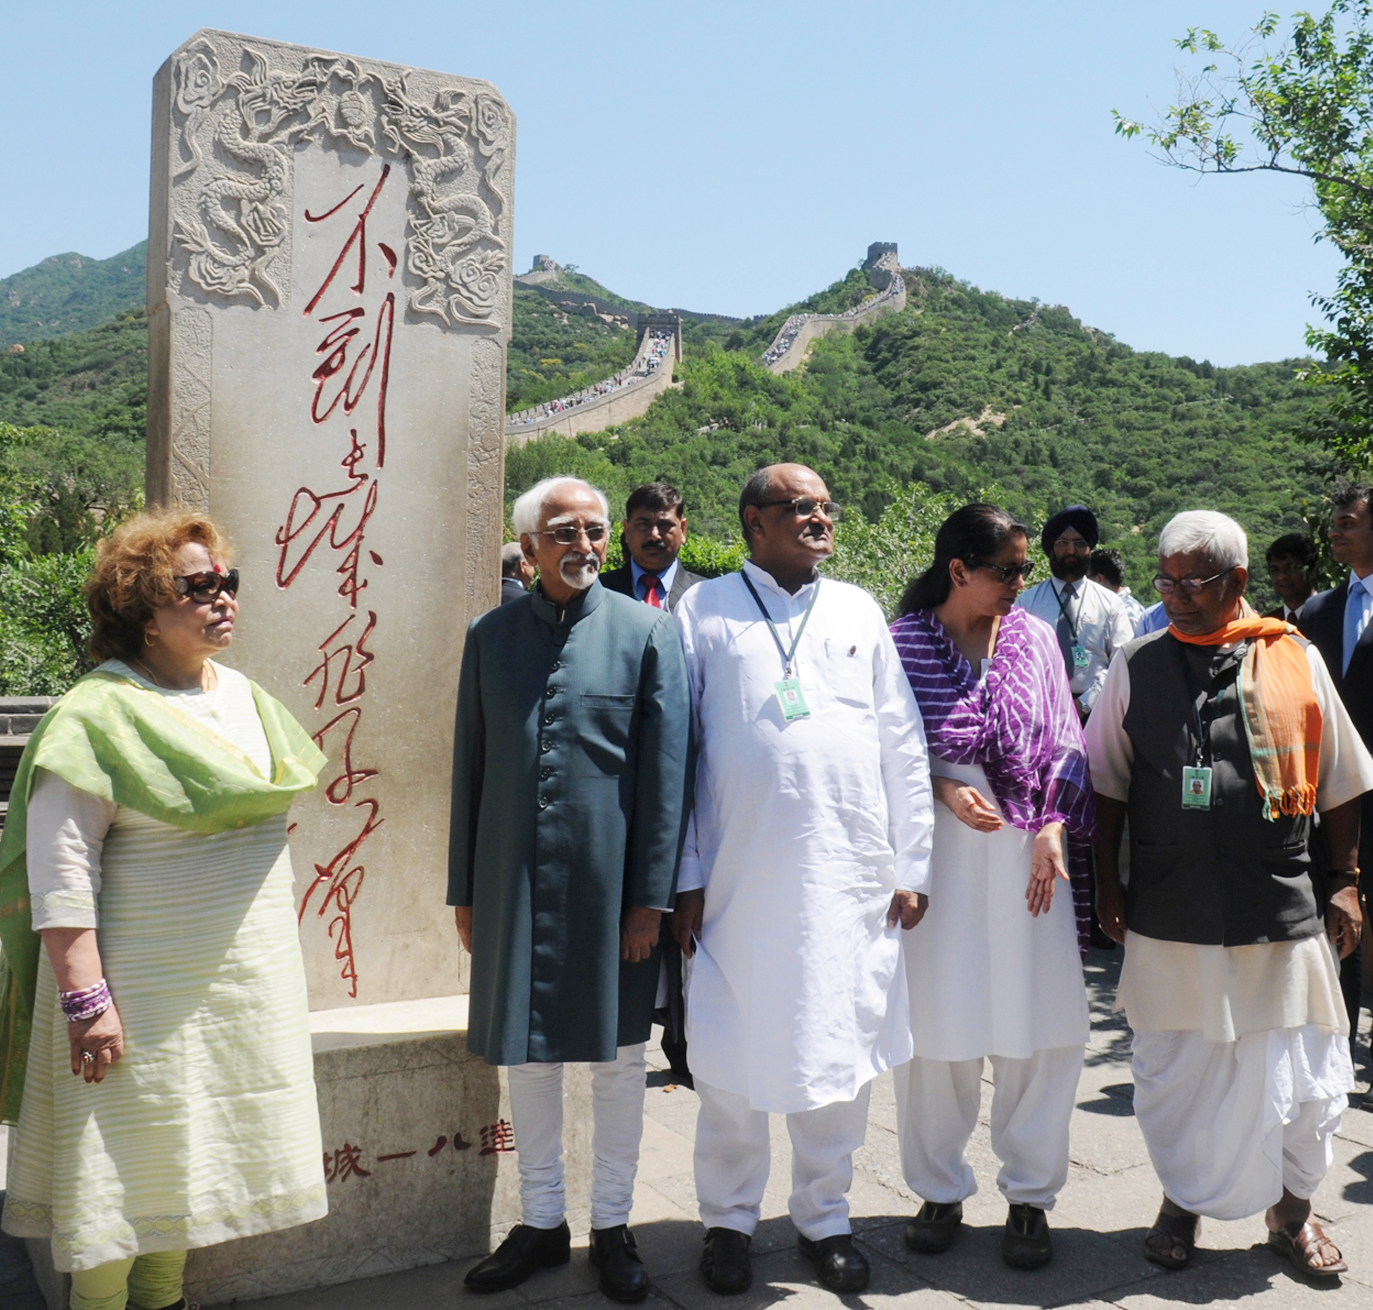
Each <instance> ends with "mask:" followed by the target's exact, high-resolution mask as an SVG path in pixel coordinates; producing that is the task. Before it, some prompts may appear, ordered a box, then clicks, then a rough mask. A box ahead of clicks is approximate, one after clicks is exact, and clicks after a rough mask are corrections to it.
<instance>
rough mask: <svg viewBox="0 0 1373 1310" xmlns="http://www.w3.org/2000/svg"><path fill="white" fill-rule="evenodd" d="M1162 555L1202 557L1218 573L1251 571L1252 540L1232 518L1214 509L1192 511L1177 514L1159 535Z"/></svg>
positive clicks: (1159, 547)
mask: <svg viewBox="0 0 1373 1310" xmlns="http://www.w3.org/2000/svg"><path fill="white" fill-rule="evenodd" d="M1158 553H1159V555H1160V556H1164V555H1191V554H1195V553H1200V554H1203V555H1205V556H1206V558H1207V559H1208V560H1210V561H1211V567H1212V568H1216V569H1226V570H1228V569H1247V568H1248V567H1249V539H1248V538H1247V537H1246V536H1245V535H1244V529H1243V528H1242V527H1240V525H1239V524H1238V523H1236V522H1235V520H1234V519H1232V518H1227V517H1226V516H1225V515H1224V514H1217V513H1216V511H1215V510H1211V509H1191V510H1187V511H1186V512H1185V513H1182V514H1174V515H1173V517H1172V518H1170V519H1169V520H1168V522H1167V523H1165V524H1164V525H1163V531H1162V532H1160V533H1159V534H1158Z"/></svg>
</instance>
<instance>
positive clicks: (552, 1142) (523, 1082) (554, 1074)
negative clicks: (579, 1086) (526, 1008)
mask: <svg viewBox="0 0 1373 1310" xmlns="http://www.w3.org/2000/svg"><path fill="white" fill-rule="evenodd" d="M507 1072H508V1074H509V1077H510V1118H511V1121H512V1124H511V1126H512V1127H513V1128H514V1129H515V1150H516V1151H517V1152H518V1153H519V1170H520V1208H521V1210H522V1211H523V1216H522V1217H523V1220H524V1222H525V1223H526V1224H528V1225H529V1227H530V1228H556V1227H557V1226H558V1225H559V1224H560V1223H562V1221H563V1219H564V1218H565V1216H566V1213H567V1193H566V1191H565V1189H564V1185H563V1067H562V1065H561V1064H514V1065H511V1066H510V1067H509V1069H508V1070H507ZM647 1080H648V1066H647V1064H646V1063H645V1062H644V1043H643V1042H640V1043H639V1044H638V1045H637V1046H621V1047H620V1048H619V1050H618V1051H616V1053H615V1059H614V1060H609V1061H606V1062H605V1063H603V1064H592V1065H591V1114H592V1119H593V1124H594V1127H593V1130H592V1136H591V1155H592V1162H591V1226H592V1228H614V1227H616V1226H617V1225H619V1224H625V1223H628V1222H629V1210H630V1206H631V1205H632V1204H633V1202H634V1175H635V1173H637V1172H638V1168H639V1141H640V1139H641V1138H642V1137H643V1135H644V1088H645V1086H646V1084H647Z"/></svg>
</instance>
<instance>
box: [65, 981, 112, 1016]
mask: <svg viewBox="0 0 1373 1310" xmlns="http://www.w3.org/2000/svg"><path fill="white" fill-rule="evenodd" d="M57 1000H58V1003H59V1004H60V1005H61V1006H62V1013H63V1014H64V1015H66V1017H67V1022H68V1023H83V1022H85V1020H87V1019H94V1018H95V1016H96V1015H97V1014H104V1013H105V1011H106V1010H108V1009H109V1008H110V1006H111V1005H113V1004H114V1001H113V1000H112V998H111V997H110V985H109V984H108V983H107V982H106V981H105V980H104V979H103V978H102V979H101V980H100V981H99V982H98V983H96V984H95V986H94V987H84V988H82V989H81V990H80V991H79V992H62V991H59V992H58V993H57Z"/></svg>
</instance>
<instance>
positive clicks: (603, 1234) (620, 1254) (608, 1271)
mask: <svg viewBox="0 0 1373 1310" xmlns="http://www.w3.org/2000/svg"><path fill="white" fill-rule="evenodd" d="M587 1254H588V1255H589V1256H590V1258H591V1266H592V1268H593V1269H599V1270H600V1272H601V1291H602V1292H604V1293H605V1294H606V1295H607V1296H608V1297H609V1298H610V1299H611V1300H612V1301H642V1300H643V1299H644V1297H646V1296H647V1295H648V1275H647V1274H646V1273H645V1272H644V1262H643V1261H642V1260H640V1259H639V1253H638V1251H636V1250H635V1249H634V1234H633V1233H631V1232H630V1231H629V1229H628V1227H626V1225H624V1224H616V1225H615V1227H614V1228H593V1229H592V1230H591V1247H590V1249H589V1250H588V1252H587Z"/></svg>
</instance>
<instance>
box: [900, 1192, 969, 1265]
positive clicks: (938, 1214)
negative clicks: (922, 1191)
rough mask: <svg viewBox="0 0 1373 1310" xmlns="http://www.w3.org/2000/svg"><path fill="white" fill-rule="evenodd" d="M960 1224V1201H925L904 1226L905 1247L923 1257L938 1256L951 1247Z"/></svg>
mask: <svg viewBox="0 0 1373 1310" xmlns="http://www.w3.org/2000/svg"><path fill="white" fill-rule="evenodd" d="M962 1224H963V1202H962V1201H926V1202H925V1204H924V1205H922V1206H921V1207H920V1213H919V1214H918V1215H916V1216H915V1218H914V1219H912V1220H911V1221H910V1222H909V1223H908V1224H907V1225H906V1245H907V1246H909V1247H910V1248H911V1250H912V1251H919V1252H921V1253H922V1254H924V1255H938V1254H939V1253H940V1252H941V1251H947V1250H948V1249H949V1247H951V1246H952V1245H953V1239H954V1238H955V1237H956V1236H957V1235H958V1230H959V1228H960V1227H962Z"/></svg>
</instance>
